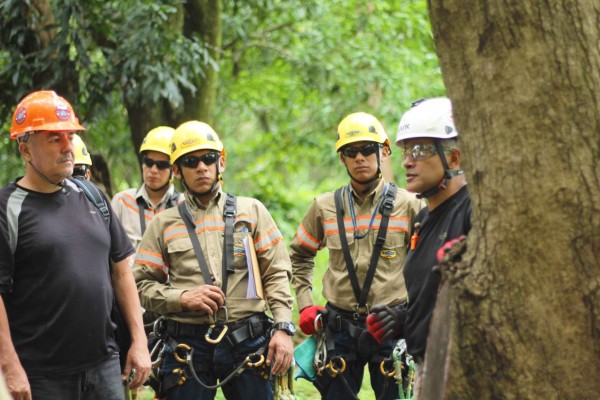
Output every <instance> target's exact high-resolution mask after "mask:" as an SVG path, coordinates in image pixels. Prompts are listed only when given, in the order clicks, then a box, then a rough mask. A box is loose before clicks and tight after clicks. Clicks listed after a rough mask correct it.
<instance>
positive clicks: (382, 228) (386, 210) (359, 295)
mask: <svg viewBox="0 0 600 400" xmlns="http://www.w3.org/2000/svg"><path fill="white" fill-rule="evenodd" d="M397 191H398V188H397V187H396V185H394V184H393V183H390V184H389V189H388V190H387V191H386V193H385V197H384V199H383V201H382V203H381V206H380V209H379V211H380V212H381V214H382V216H383V218H382V219H381V224H380V225H379V231H378V233H377V240H376V241H375V247H374V248H373V253H372V254H371V261H370V262H369V269H368V271H367V276H366V278H365V282H364V285H363V287H362V290H361V288H360V285H359V283H358V277H357V276H356V270H355V268H354V261H353V260H352V256H351V255H350V249H349V248H348V238H347V237H346V227H345V224H344V202H343V199H342V192H343V187H341V188H339V189H337V190H336V191H335V194H334V200H335V213H336V217H337V224H338V230H339V233H340V242H341V244H342V252H343V254H344V260H345V262H346V268H347V270H348V276H349V278H350V283H351V285H352V291H353V292H354V297H355V298H356V301H357V302H358V307H364V306H365V305H366V302H367V298H368V296H369V291H370V290H371V284H372V283H373V277H374V276H375V270H376V269H377V262H378V261H379V254H380V253H381V248H382V247H383V244H384V243H385V237H386V235H387V227H388V222H389V219H390V215H391V213H392V210H393V209H394V200H395V198H396V192H397Z"/></svg>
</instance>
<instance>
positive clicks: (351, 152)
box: [342, 143, 381, 158]
mask: <svg viewBox="0 0 600 400" xmlns="http://www.w3.org/2000/svg"><path fill="white" fill-rule="evenodd" d="M380 147H381V145H380V144H379V143H369V144H366V145H364V146H362V147H344V148H343V149H342V154H343V155H344V156H346V157H350V158H356V156H357V155H358V153H360V154H362V155H363V156H365V157H367V156H370V155H371V154H374V153H375V152H376V151H379V148H380Z"/></svg>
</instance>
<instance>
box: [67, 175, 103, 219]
mask: <svg viewBox="0 0 600 400" xmlns="http://www.w3.org/2000/svg"><path fill="white" fill-rule="evenodd" d="M69 180H70V181H71V182H73V183H74V184H75V185H77V187H79V189H81V191H82V192H83V193H84V194H85V195H86V197H87V198H88V199H89V200H90V201H91V202H92V203H94V205H95V206H96V208H97V209H98V210H100V213H101V214H102V219H104V225H106V229H109V230H110V211H109V208H108V204H107V203H106V199H105V198H104V196H103V195H102V192H101V191H100V189H99V188H98V186H96V185H94V184H93V183H92V182H90V181H88V180H86V179H84V178H83V177H76V178H69Z"/></svg>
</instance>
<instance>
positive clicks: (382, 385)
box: [315, 330, 400, 400]
mask: <svg viewBox="0 0 600 400" xmlns="http://www.w3.org/2000/svg"><path fill="white" fill-rule="evenodd" d="M331 333H332V335H333V336H332V337H333V341H334V343H335V354H336V355H338V356H341V357H343V358H344V360H345V361H346V370H345V371H344V373H343V374H342V375H343V378H342V376H340V375H338V376H336V377H335V378H333V377H331V376H330V375H329V374H328V373H327V372H323V374H322V376H320V377H318V378H317V382H316V384H315V386H316V387H317V389H319V392H320V393H321V396H322V398H323V399H325V400H338V399H339V400H347V399H349V398H352V396H351V394H350V393H349V392H350V391H351V392H352V393H353V394H354V395H356V394H357V393H358V392H359V391H360V387H361V385H362V381H363V376H364V372H365V366H368V368H369V373H370V375H371V387H372V388H373V391H374V392H375V396H376V398H378V399H379V398H381V399H385V400H393V399H398V398H399V397H400V392H399V390H398V386H397V384H396V381H395V380H394V378H393V377H388V378H386V377H384V376H383V375H382V374H381V372H380V369H379V367H380V363H381V359H384V358H388V357H390V356H391V354H392V350H393V348H394V345H395V341H389V342H386V343H384V344H383V345H381V346H378V347H377V351H376V353H377V354H373V353H371V354H368V355H366V356H365V354H364V353H365V352H363V354H361V353H360V352H356V351H352V350H351V349H352V348H356V339H354V338H352V337H350V335H349V334H348V331H346V330H342V331H339V332H331ZM367 339H368V341H371V340H374V339H372V338H371V337H370V336H369V337H368V338H367ZM363 343H364V341H363ZM367 353H368V352H367ZM377 356H378V357H377ZM344 380H345V381H346V383H347V384H346V383H344ZM382 393H384V395H383V397H380V396H381V394H382Z"/></svg>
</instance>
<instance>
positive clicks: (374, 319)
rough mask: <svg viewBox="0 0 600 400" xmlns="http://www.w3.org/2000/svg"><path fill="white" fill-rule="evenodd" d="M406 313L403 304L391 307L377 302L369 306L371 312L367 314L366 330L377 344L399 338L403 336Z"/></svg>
mask: <svg viewBox="0 0 600 400" xmlns="http://www.w3.org/2000/svg"><path fill="white" fill-rule="evenodd" d="M407 315H408V313H407V312H406V308H405V307H404V306H395V307H393V308H392V307H389V306H386V305H384V304H378V305H376V306H374V307H373V308H371V313H370V314H369V315H368V316H367V330H368V331H369V333H370V334H371V336H373V338H374V339H375V340H376V341H377V343H379V344H382V343H384V342H386V341H388V340H390V339H400V338H401V337H403V336H404V324H405V323H406V317H407Z"/></svg>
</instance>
